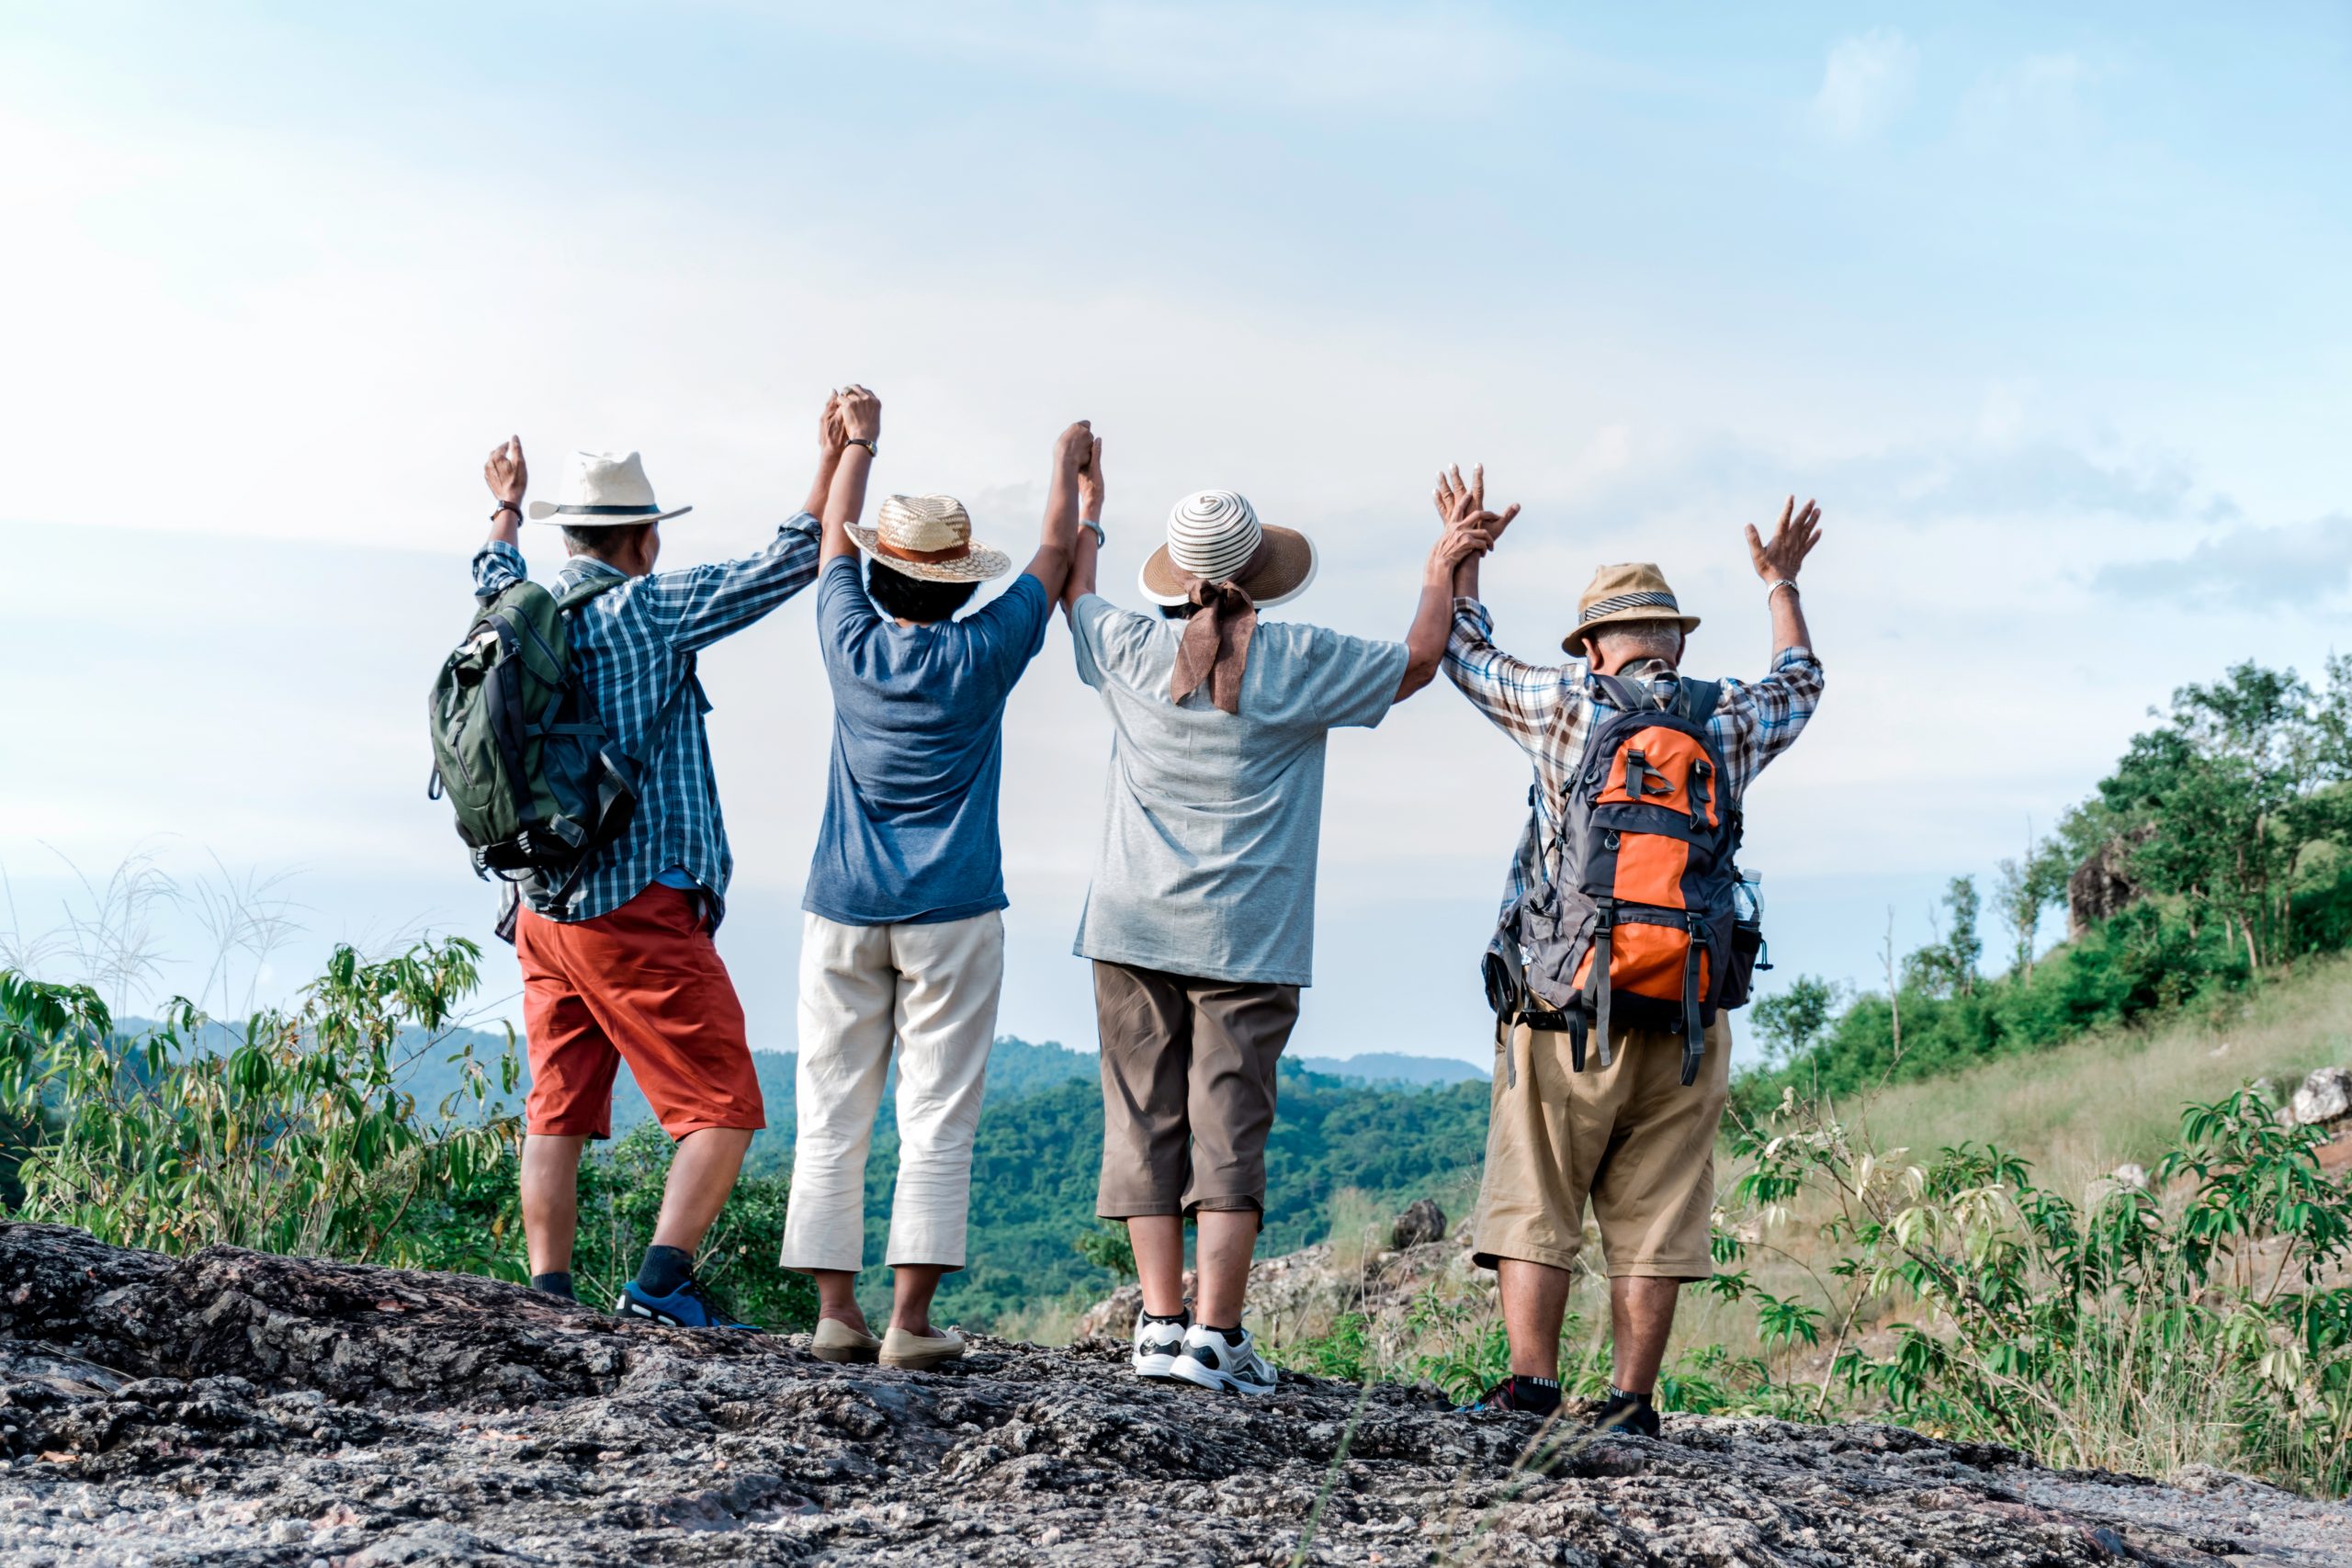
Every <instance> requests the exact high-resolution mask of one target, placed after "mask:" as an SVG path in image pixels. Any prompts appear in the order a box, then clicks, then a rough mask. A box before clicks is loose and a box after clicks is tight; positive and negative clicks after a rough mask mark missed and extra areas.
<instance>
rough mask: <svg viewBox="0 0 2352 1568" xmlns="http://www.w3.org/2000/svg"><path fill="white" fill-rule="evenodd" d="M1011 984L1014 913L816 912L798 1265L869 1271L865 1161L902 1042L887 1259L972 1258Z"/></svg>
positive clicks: (794, 1200) (806, 1008) (788, 1256)
mask: <svg viewBox="0 0 2352 1568" xmlns="http://www.w3.org/2000/svg"><path fill="white" fill-rule="evenodd" d="M1003 985H1004V917H1003V915H1002V914H1001V913H999V912H996V911H990V912H989V913H988V914H985V915H975V916H973V917H972V918H970V919H963V920H945V921H942V922H939V923H937V924H933V925H893V926H845V925H842V924H839V923H837V922H835V921H832V920H829V919H825V918H824V917H823V916H821V915H813V914H804V916H803V918H802V925H801V936H800V1062H799V1067H798V1071H797V1074H796V1076H795V1079H794V1084H795V1099H796V1101H797V1103H796V1105H795V1108H794V1114H795V1116H796V1117H797V1129H796V1132H795V1134H794V1139H793V1147H792V1193H791V1197H790V1200H789V1202H788V1205H787V1207H786V1211H785V1225H784V1253H783V1258H782V1262H783V1264H784V1266H785V1267H786V1268H787V1269H859V1268H862V1267H864V1265H865V1156H866V1151H867V1149H868V1148H869V1147H870V1146H871V1145H872V1144H873V1142H874V1116H875V1112H876V1111H878V1110H879V1109H880V1108H881V1104H882V1089H883V1085H884V1082H885V1080H886V1079H887V1078H888V1076H889V1070H890V1062H891V1056H892V1045H893V1043H894V1042H895V1043H896V1046H897V1053H896V1054H897V1057H898V1066H899V1182H898V1190H897V1191H896V1192H895V1193H893V1194H892V1197H891V1201H890V1240H889V1246H888V1249H887V1251H886V1252H885V1254H884V1256H883V1261H884V1262H886V1263H889V1264H893V1265H896V1264H901V1263H932V1264H939V1265H942V1266H944V1267H946V1268H949V1269H961V1268H962V1267H963V1266H964V1231H965V1221H966V1216H967V1212H968V1210H969V1208H970V1205H971V1195H972V1136H973V1134H974V1133H975V1132H977V1131H978V1128H979V1124H980V1090H981V1087H982V1083H983V1081H984V1079H985V1077H986V1075H987V1072H988V1064H989V1044H990V1043H992V1042H993V1041H994V1040H995V1038H996V1008H997V998H998V995H999V993H1000V992H1001V990H1002V989H1003Z"/></svg>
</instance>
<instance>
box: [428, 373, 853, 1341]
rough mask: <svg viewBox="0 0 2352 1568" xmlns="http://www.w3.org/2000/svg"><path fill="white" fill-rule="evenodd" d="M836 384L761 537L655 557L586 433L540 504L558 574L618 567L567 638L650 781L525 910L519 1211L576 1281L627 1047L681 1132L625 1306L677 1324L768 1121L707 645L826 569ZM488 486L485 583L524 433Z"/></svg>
mask: <svg viewBox="0 0 2352 1568" xmlns="http://www.w3.org/2000/svg"><path fill="white" fill-rule="evenodd" d="M853 439H855V440H859V441H861V442H869V441H871V439H872V435H871V434H870V433H866V432H864V431H853V430H851V429H849V428H847V426H846V425H845V424H844V423H843V421H842V418H841V416H840V413H839V410H838V400H828V401H827V403H826V405H825V412H824V414H823V415H822V416H821V417H820V421H819V461H818V471H817V477H816V480H815V482H814V483H813V484H812V485H811V487H810V489H809V503H808V505H806V506H804V507H803V508H802V509H801V511H800V512H799V513H797V515H795V516H794V517H792V518H791V519H790V520H789V521H787V522H786V523H785V524H784V525H782V526H780V527H779V528H778V529H777V530H776V532H775V537H774V538H773V539H771V540H770V541H769V542H768V544H767V546H766V547H764V548H763V549H761V550H759V551H758V552H756V553H754V554H752V555H750V556H746V557H744V558H741V559H739V560H729V561H718V562H715V563H712V564H710V565H707V566H695V567H688V568H686V569H684V570H678V571H665V572H656V571H654V570H653V564H654V561H655V559H656V558H657V557H658V556H659V555H660V553H661V549H662V536H661V528H660V525H661V523H662V519H664V518H667V517H673V516H676V515H677V514H678V512H680V511H685V510H689V509H687V508H679V509H677V510H676V511H671V512H662V511H660V510H659V509H658V508H657V506H656V505H655V503H654V502H653V498H652V491H651V487H650V485H649V484H647V483H646V480H645V477H644V472H643V469H642V468H640V467H639V465H638V460H637V455H636V454H635V453H630V454H628V455H627V456H626V457H618V456H612V455H604V454H591V453H581V454H578V455H576V456H575V457H573V459H572V466H571V471H570V473H568V474H567V476H566V483H565V490H564V494H563V497H562V499H561V500H560V501H559V502H556V503H554V504H549V503H548V502H534V503H533V504H532V508H531V513H532V516H533V517H534V518H535V519H547V520H552V521H555V522H557V523H560V524H561V525H563V537H564V543H565V547H567V548H568V549H569V550H570V552H571V558H570V559H568V560H567V561H565V563H564V565H563V568H562V570H560V572H558V573H557V575H556V580H555V585H554V591H555V592H557V593H559V594H561V593H564V592H569V591H571V589H573V588H576V587H579V586H581V585H582V584H583V583H587V582H591V581H595V580H597V579H600V578H603V579H611V580H613V581H614V586H612V587H611V588H609V589H607V590H606V591H605V592H602V593H600V594H598V595H597V596H596V597H594V598H593V599H590V600H588V601H587V602H586V603H584V604H582V605H580V606H579V607H578V608H577V609H576V610H574V611H573V612H572V613H571V617H570V626H569V632H570V641H571V661H572V665H573V668H574V669H575V670H576V671H578V673H579V677H580V680H581V682H582V685H583V686H584V688H585V689H586V692H587V694H588V696H589V698H590V700H591V702H592V703H593V704H594V711H595V713H596V716H597V717H598V718H599V719H600V720H601V721H602V723H603V724H604V726H605V731H606V733H607V734H608V735H609V736H610V737H611V738H612V739H613V741H614V743H615V744H616V746H618V747H619V748H620V749H621V750H623V751H624V752H626V753H627V754H628V756H629V757H630V758H631V759H633V760H634V761H636V763H637V767H638V776H639V787H640V789H641V791H642V793H641V795H640V796H639V802H638V807H637V812H636V815H635V817H634V818H632V819H631V821H630V822H629V825H628V829H626V830H625V831H624V832H622V834H621V835H620V836H619V837H618V838H616V840H613V842H611V843H610V844H608V845H606V846H605V848H604V849H603V850H601V851H600V852H597V854H596V855H595V857H594V860H593V861H592V862H591V863H590V864H589V865H588V866H587V867H586V869H585V874H584V875H583V876H582V879H581V881H580V884H579V886H578V888H577V890H576V892H575V895H574V897H572V899H571V902H570V904H569V905H568V906H567V907H566V908H565V909H564V911H563V913H562V915H561V917H560V919H559V918H554V917H551V916H548V915H545V914H542V913H540V912H538V911H537V910H536V909H533V908H530V907H529V906H528V905H527V903H526V905H525V906H524V907H523V908H520V909H519V910H518V911H517V912H516V918H515V953H516V955H517V957H518V958H519V959H520V960H521V962H522V966H523V992H524V1002H523V1008H524V1019H525V1024H526V1032H527V1035H528V1044H529V1053H530V1064H531V1088H530V1094H529V1098H528V1100H527V1101H526V1109H525V1138H524V1143H523V1173H522V1196H523V1225H524V1232H525V1236H526V1245H527V1247H528V1249H529V1253H530V1258H531V1282H532V1283H533V1284H534V1285H536V1286H537V1287H538V1288H540V1289H542V1290H546V1291H550V1292H554V1293H556V1294H559V1295H564V1296H569V1295H571V1251H572V1240H573V1236H574V1234H575V1233H576V1231H577V1229H578V1224H579V1194H578V1178H579V1169H580V1156H581V1153H582V1150H583V1148H584V1147H585V1146H586V1145H587V1143H588V1140H589V1139H591V1138H604V1137H609V1136H611V1135H612V1100H613V1078H614V1075H615V1072H616V1069H617V1067H618V1066H619V1064H620V1063H621V1062H622V1061H624V1060H626V1061H627V1062H628V1065H629V1070H630V1073H631V1075H632V1076H633V1077H635V1078H636V1080H637V1084H638V1087H639V1089H641V1090H643V1091H644V1094H645V1097H646V1100H648V1102H649V1103H650V1104H651V1106H652V1107H653V1111H654V1115H655V1117H656V1118H657V1119H658V1120H659V1121H660V1122H661V1124H662V1131H664V1132H665V1133H667V1134H670V1136H671V1137H673V1138H674V1139H676V1140H677V1145H678V1146H677V1154H676V1156H675V1157H674V1158H673V1161H672V1162H671V1166H670V1176H669V1184H668V1187H667V1189H666V1190H665V1191H664V1192H663V1195H662V1213H661V1216H660V1218H659V1220H658V1221H657V1222H656V1224H655V1226H654V1232H653V1241H652V1245H651V1246H650V1247H648V1248H647V1249H646V1254H645V1259H644V1262H643V1264H642V1266H641V1267H640V1268H639V1271H638V1275H637V1278H636V1279H635V1280H631V1281H630V1282H629V1283H628V1285H627V1286H626V1287H625V1288H624V1289H623V1291H622V1292H621V1297H620V1300H619V1301H618V1302H616V1303H615V1306H614V1310H615V1311H616V1312H619V1313H621V1314H624V1315H630V1316H641V1317H651V1318H655V1319H658V1320H660V1321H662V1322H666V1323H671V1324H676V1325H683V1326H687V1327H715V1326H730V1324H729V1314H728V1313H727V1312H726V1310H725V1309H724V1308H723V1307H722V1306H720V1305H719V1304H718V1303H717V1302H716V1301H715V1300H714V1299H713V1298H712V1297H711V1296H710V1294H709V1293H708V1292H706V1291H705V1290H704V1289H703V1288H702V1287H701V1286H699V1285H697V1284H696V1283H695V1280H694V1277H693V1260H694V1253H695V1248H696V1247H699V1246H701V1244H702V1239H703V1236H704V1234H705V1233H706V1232H707V1231H708V1230H709V1228H710V1224H711V1222H712V1221H713V1220H715V1219H716V1218H717V1217H718V1210H719V1206H720V1205H721V1204H723V1203H724V1202H725V1201H727V1195H728V1194H729V1192H730V1191H732V1190H734V1186H735V1178H736V1176H737V1174H738V1173H739V1171H740V1170H741V1168H742V1163H743V1155H744V1152H745V1151H746V1150H747V1149H749V1148H750V1146H751V1143H752V1134H754V1133H755V1132H757V1131H758V1130H759V1129H760V1128H762V1127H763V1126H765V1125H766V1116H765V1110H764V1107H763V1105H762V1103H761V1097H760V1086H759V1078H758V1075H757V1073H756V1071H755V1070H754V1068H753V1066H752V1054H751V1045H750V1041H749V1039H748V1037H747V1035H746V1033H745V1032H744V1025H743V1009H742V1004H741V1001H739V1000H738V999H737V998H736V995H735V987H734V983H733V981H732V980H730V979H729V976H728V974H727V968H726V965H725V964H723V963H721V962H720V960H719V957H718V948H717V947H716V946H715V945H714V944H713V942H712V940H711V937H712V932H713V931H716V930H717V929H718V921H719V919H720V917H721V915H722V913H723V911H724V904H723V902H722V901H723V899H724V897H725V895H726V892H727V882H728V878H729V874H731V872H732V871H733V869H734V862H733V857H732V856H731V855H730V854H729V852H728V848H727V829H726V825H725V823H724V821H723V819H722V818H720V815H719V809H718V784H717V781H716V780H715V779H714V778H713V777H712V774H711V766H710V741H709V738H708V736H707V734H706V733H705V730H704V726H703V716H704V714H705V713H706V712H707V710H708V707H709V704H708V703H707V701H705V700H704V698H703V694H702V688H701V685H700V683H699V682H697V681H696V680H695V656H696V654H697V653H698V652H699V651H700V650H701V649H704V648H707V647H708V646H709V645H710V644H712V643H714V642H717V641H718V639H719V638H721V637H726V636H728V635H729V633H732V632H737V631H741V629H743V628H744V627H745V626H750V625H751V624H752V623H753V622H754V621H757V620H758V619H759V618H760V617H761V616H763V615H766V614H767V613H768V612H769V611H771V610H773V609H775V607H776V606H777V605H779V604H783V603H784V602H785V601H786V599H789V598H791V597H792V596H793V595H794V594H795V593H797V592H800V590H802V589H803V588H806V587H807V586H809V583H810V582H812V581H815V580H816V576H817V547H818V524H817V519H816V517H815V515H814V513H816V512H817V511H818V510H819V509H820V508H821V507H822V506H823V504H824V498H825V493H826V491H827V490H828V489H829V488H830V487H831V482H832V475H833V469H834V468H835V467H836V466H837V464H838V463H839V460H840V457H841V454H842V449H843V447H844V446H845V445H846V444H847V443H848V442H849V441H851V440H853ZM483 474H484V477H485V478H486V479H488V481H489V483H490V489H491V493H492V495H493V496H494V497H496V499H497V502H498V506H497V510H496V511H494V512H493V513H492V514H491V533H490V539H489V542H488V543H486V544H485V545H483V546H482V547H481V551H480V553H478V554H477V555H476V556H475V557H474V561H473V578H474V592H476V593H477V594H479V595H480V596H481V597H483V598H485V599H487V598H489V597H491V596H492V595H494V594H496V593H498V592H501V591H503V590H504V589H506V588H508V587H510V586H512V585H513V584H514V583H515V582H516V581H520V580H521V579H522V578H523V577H524V575H525V572H524V565H523V555H522V551H521V550H520V549H519V548H518V547H517V540H518V536H519V535H520V532H521V528H520V525H521V522H522V516H523V514H522V512H521V507H522V504H523V492H524V490H525V487H526V483H527V480H528V475H527V472H526V468H525V465H524V460H523V446H522V442H521V441H520V440H519V439H512V440H509V441H507V442H506V443H504V444H503V445H502V446H498V447H496V448H494V449H493V450H492V453H491V455H490V459H489V461H488V463H487V464H485V465H484V468H483Z"/></svg>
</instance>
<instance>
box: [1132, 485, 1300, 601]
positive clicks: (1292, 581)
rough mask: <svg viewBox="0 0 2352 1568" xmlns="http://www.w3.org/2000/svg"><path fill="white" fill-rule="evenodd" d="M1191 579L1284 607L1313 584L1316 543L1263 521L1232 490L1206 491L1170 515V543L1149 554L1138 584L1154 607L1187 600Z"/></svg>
mask: <svg viewBox="0 0 2352 1568" xmlns="http://www.w3.org/2000/svg"><path fill="white" fill-rule="evenodd" d="M1193 578H1199V579H1201V580H1203V581H1208V582H1225V581H1230V582H1232V583H1233V585H1234V586H1235V587H1237V588H1238V589H1240V590H1241V591H1242V592H1245V593H1247V594H1249V595H1250V599H1251V601H1252V602H1254V603H1256V604H1261V605H1268V604H1283V603H1285V602H1287V601H1289V600H1292V599H1295V598H1297V597H1298V596H1299V595H1300V594H1301V593H1304V592H1306V585H1307V584H1308V583H1310V582H1312V581H1315V541H1314V540H1312V539H1309V538H1308V537H1307V536H1306V535H1304V534H1302V533H1299V532H1298V531H1297V530H1296V529H1294V528H1274V527H1269V526H1267V525H1264V524H1261V523H1260V522H1259V521H1258V513H1256V512H1254V511H1252V510H1251V509H1250V503H1249V502H1247V501H1245V500H1244V499H1242V497H1240V496H1239V495H1238V494H1236V493H1235V492H1234V491H1229V490H1204V491H1199V492H1198V493H1196V494H1193V495H1188V496H1186V497H1185V498H1184V499H1183V500H1182V501H1180V502H1177V503H1176V505H1175V506H1174V508H1173V509H1171V510H1170V512H1169V513H1168V542H1167V543H1166V544H1164V545H1162V546H1160V547H1159V548H1158V549H1156V550H1154V551H1152V552H1151V558H1150V559H1148V560H1147V561H1145V562H1144V563H1143V570H1142V571H1141V572H1140V573H1139V574H1138V575H1137V577H1136V583H1137V586H1138V587H1140V588H1141V589H1142V591H1143V596H1144V597H1145V598H1147V599H1148V600H1150V601H1151V602H1152V603H1153V604H1185V603H1188V602H1189V601H1190V600H1191V599H1192V596H1193V592H1192V583H1191V580H1192V579H1193Z"/></svg>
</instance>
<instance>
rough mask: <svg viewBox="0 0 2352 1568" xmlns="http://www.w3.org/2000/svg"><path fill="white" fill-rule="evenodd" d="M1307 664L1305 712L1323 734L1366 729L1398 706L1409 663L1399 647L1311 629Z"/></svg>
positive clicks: (1339, 633) (1398, 645) (1341, 633)
mask: <svg viewBox="0 0 2352 1568" xmlns="http://www.w3.org/2000/svg"><path fill="white" fill-rule="evenodd" d="M1315 633H1316V635H1315V637H1314V640H1313V642H1312V643H1310V644H1309V649H1308V654H1307V660H1306V671H1305V674H1306V682H1305V684H1306V690H1305V692H1304V696H1305V698H1306V711H1307V712H1308V713H1310V714H1312V715H1313V716H1315V719H1316V721H1317V723H1319V724H1321V725H1322V726H1323V728H1327V729H1339V728H1345V727H1347V726H1351V725H1352V726H1357V727H1360V728H1365V729H1370V728H1373V727H1374V726H1375V725H1377V724H1379V722H1380V721H1381V720H1382V719H1384V718H1385V717H1387V716H1388V710H1389V709H1390V708H1392V707H1394V706H1396V705H1397V687H1398V686H1399V685H1401V684H1403V682H1404V680H1405V665H1406V662H1407V661H1408V660H1409V659H1410V658H1411V655H1410V654H1409V653H1408V652H1407V651H1406V648H1405V645H1404V644H1403V643H1401V642H1383V641H1380V640H1378V639H1377V638H1374V637H1349V636H1348V635H1347V634H1346V633H1344V632H1335V631H1332V630H1330V629H1329V627H1325V626H1317V628H1315Z"/></svg>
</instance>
